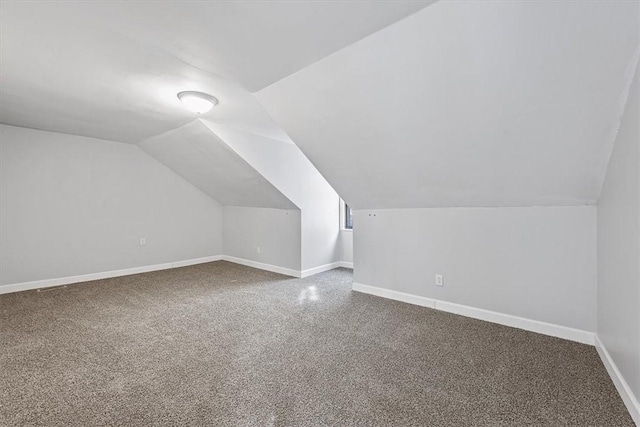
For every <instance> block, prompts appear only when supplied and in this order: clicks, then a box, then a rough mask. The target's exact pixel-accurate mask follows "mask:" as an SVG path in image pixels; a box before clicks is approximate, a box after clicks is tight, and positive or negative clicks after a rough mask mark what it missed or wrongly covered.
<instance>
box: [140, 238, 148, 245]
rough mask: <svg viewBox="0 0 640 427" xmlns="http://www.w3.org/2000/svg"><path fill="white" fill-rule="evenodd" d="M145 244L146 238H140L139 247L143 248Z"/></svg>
mask: <svg viewBox="0 0 640 427" xmlns="http://www.w3.org/2000/svg"><path fill="white" fill-rule="evenodd" d="M146 244H147V238H146V237H141V238H140V246H144V245H146Z"/></svg>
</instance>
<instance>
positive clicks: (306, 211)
mask: <svg viewBox="0 0 640 427" xmlns="http://www.w3.org/2000/svg"><path fill="white" fill-rule="evenodd" d="M203 122H204V123H205V124H207V125H208V126H209V127H210V128H211V129H213V130H214V132H215V133H216V134H217V135H218V136H219V137H220V138H222V140H224V141H225V142H226V143H227V144H228V145H229V146H230V147H231V148H233V149H234V150H235V151H236V153H238V154H239V155H240V156H241V157H242V158H243V159H244V160H245V161H246V162H247V163H249V164H250V165H251V166H253V167H254V168H255V169H256V170H257V171H258V172H260V174H261V175H262V176H264V177H265V178H266V179H267V180H269V182H271V184H273V185H274V186H275V187H276V188H277V189H278V190H280V191H281V192H282V194H284V195H285V196H287V197H288V198H289V199H290V200H291V201H292V202H294V203H295V204H296V206H298V207H299V208H300V209H301V211H302V214H301V215H302V216H301V221H302V222H301V227H302V231H301V238H302V270H308V269H311V268H314V267H319V266H322V265H326V264H330V263H333V262H335V261H339V259H338V258H339V250H338V247H337V243H338V231H339V216H338V215H339V206H340V204H339V197H338V194H337V193H336V192H335V191H334V190H333V188H332V187H331V185H329V183H328V182H327V181H326V180H325V179H324V177H323V176H322V175H321V174H320V172H318V170H317V169H316V168H315V166H314V165H313V164H312V163H311V162H310V161H309V159H307V158H306V157H305V155H304V154H303V153H302V151H300V149H299V148H298V147H297V146H296V145H295V144H293V143H291V142H288V141H281V140H276V139H273V138H267V137H265V136H261V135H256V134H253V133H250V132H244V131H239V130H237V129H231V128H229V127H225V126H221V125H216V124H214V123H211V122H208V121H203Z"/></svg>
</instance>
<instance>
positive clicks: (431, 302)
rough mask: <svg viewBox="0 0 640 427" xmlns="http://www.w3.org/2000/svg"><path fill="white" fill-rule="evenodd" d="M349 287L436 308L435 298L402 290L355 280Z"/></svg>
mask: <svg viewBox="0 0 640 427" xmlns="http://www.w3.org/2000/svg"><path fill="white" fill-rule="evenodd" d="M351 289H352V290H354V291H357V292H362V293H365V294H371V295H375V296H378V297H382V298H388V299H392V300H396V301H401V302H406V303H409V304H414V305H420V306H422V307H429V308H436V300H434V299H430V298H425V297H420V296H417V295H412V294H406V293H404V292H398V291H392V290H390V289H385V288H377V287H375V286H369V285H363V284H361V283H355V282H354V283H353V285H351Z"/></svg>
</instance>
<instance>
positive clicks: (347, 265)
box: [338, 261, 353, 270]
mask: <svg viewBox="0 0 640 427" xmlns="http://www.w3.org/2000/svg"><path fill="white" fill-rule="evenodd" d="M338 264H340V265H338V267H344V268H350V269H352V270H353V263H352V262H347V261H338Z"/></svg>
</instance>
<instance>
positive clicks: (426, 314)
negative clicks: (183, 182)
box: [0, 261, 633, 426]
mask: <svg viewBox="0 0 640 427" xmlns="http://www.w3.org/2000/svg"><path fill="white" fill-rule="evenodd" d="M350 284H351V272H350V271H349V270H344V269H339V270H334V271H330V272H327V273H322V274H319V275H316V276H312V277H310V278H307V279H291V278H287V277H285V276H281V275H278V274H274V273H268V272H264V271H260V270H255V269H251V268H248V267H242V266H238V265H234V264H231V263H227V262H222V261H220V262H213V263H208V264H202V265H198V266H193V267H185V268H179V269H174V270H166V271H161V272H153V273H146V274H139V275H135V276H127V277H120V278H115V279H107V280H101V281H95V282H90V283H86V284H79V285H73V286H68V287H66V288H64V289H57V290H48V291H44V292H37V291H30V292H22V293H16V294H8V295H3V296H0V349H1V352H0V425H10V426H13V425H49V426H55V425H64V426H90V425H110V426H117V425H121V426H125V425H126V426H146V425H158V426H159V425H208V426H227V425H229V426H236V425H241V426H254V425H255V426H276V425H286V426H291V425H300V426H306V425H309V426H312V425H313V426H315V425H347V426H373V425H394V426H405V425H406V426H467V425H469V426H471V425H473V426H485V425H486V426H494V425H509V426H511V425H517V426H521V425H551V426H559V425H575V426H578V425H580V426H582V425H588V426H632V425H633V424H632V421H631V418H630V416H629V414H628V413H627V411H626V410H625V408H624V405H623V403H622V401H621V399H620V397H619V396H618V394H617V392H616V390H615V389H614V386H613V384H612V382H611V380H610V379H609V377H608V376H607V373H606V371H605V369H604V367H603V365H602V363H601V362H600V360H599V358H598V355H597V354H596V351H595V349H594V348H593V347H590V346H586V345H581V344H577V343H573V342H569V341H565V340H561V339H557V338H551V337H547V336H543V335H538V334H535V333H530V332H526V331H522V330H518V329H513V328H508V327H504V326H499V325H495V324H491V323H487V322H482V321H478V320H473V319H469V318H465V317H461V316H456V315H452V314H447V313H443V312H438V311H434V310H431V309H428V308H423V307H417V306H412V305H409V304H403V303H400V302H395V301H390V300H386V299H382V298H378V297H374V296H370V295H365V294H360V293H357V292H352V291H351V290H350Z"/></svg>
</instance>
